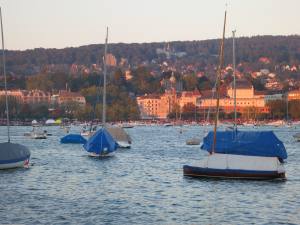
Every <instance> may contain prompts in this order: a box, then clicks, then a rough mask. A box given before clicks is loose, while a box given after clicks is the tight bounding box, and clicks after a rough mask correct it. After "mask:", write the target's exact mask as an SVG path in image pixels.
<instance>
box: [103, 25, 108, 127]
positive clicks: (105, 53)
mask: <svg viewBox="0 0 300 225" xmlns="http://www.w3.org/2000/svg"><path fill="white" fill-rule="evenodd" d="M107 41H108V27H106V38H105V47H104V58H103V61H104V75H103V78H104V79H103V102H102V104H103V106H102V126H103V127H105V125H106V74H107V68H106V63H107V62H106V56H107Z"/></svg>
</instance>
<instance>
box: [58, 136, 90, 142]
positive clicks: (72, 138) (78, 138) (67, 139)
mask: <svg viewBox="0 0 300 225" xmlns="http://www.w3.org/2000/svg"><path fill="white" fill-rule="evenodd" d="M86 142H87V141H86V139H85V138H84V137H82V136H81V135H80V134H68V135H66V136H64V137H63V138H61V139H60V143H62V144H85V143H86Z"/></svg>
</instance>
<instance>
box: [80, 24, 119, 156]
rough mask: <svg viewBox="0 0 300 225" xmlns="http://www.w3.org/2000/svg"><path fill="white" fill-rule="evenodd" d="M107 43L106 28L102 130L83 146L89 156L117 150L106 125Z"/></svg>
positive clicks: (104, 154)
mask: <svg viewBox="0 0 300 225" xmlns="http://www.w3.org/2000/svg"><path fill="white" fill-rule="evenodd" d="M107 42H108V27H107V29H106V38H105V48H104V58H103V62H104V74H103V76H104V79H103V107H102V128H100V129H99V130H98V131H97V132H95V133H94V134H93V135H92V136H91V137H90V138H89V140H88V141H87V143H85V144H84V145H83V147H84V149H85V150H86V151H87V152H89V153H90V156H93V157H101V156H107V155H109V154H111V153H113V152H114V151H116V150H117V148H118V144H117V142H116V141H115V140H114V138H113V137H112V135H111V134H110V133H109V132H108V130H107V124H106V75H107V67H106V63H107V60H106V56H107Z"/></svg>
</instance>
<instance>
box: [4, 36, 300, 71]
mask: <svg viewBox="0 0 300 225" xmlns="http://www.w3.org/2000/svg"><path fill="white" fill-rule="evenodd" d="M166 45H167V43H165V42H160V43H141V44H137V43H133V44H124V43H116V44H110V45H109V52H110V53H112V54H113V55H114V56H115V57H116V58H117V60H118V61H119V60H120V59H121V58H126V59H127V62H128V64H129V65H131V66H137V65H139V64H141V63H143V62H151V61H152V60H155V61H157V60H161V59H163V57H164V56H163V55H157V54H156V49H157V48H164V47H165V46H166ZM236 45H237V47H236V49H237V53H236V55H237V62H248V63H253V62H257V61H258V59H259V58H260V57H268V58H270V59H271V62H272V64H284V63H286V64H295V63H298V64H299V63H300V47H299V46H300V36H298V35H294V36H255V37H241V38H237V39H236ZM169 46H170V47H171V48H172V49H174V50H175V51H177V52H186V53H187V54H186V56H184V57H182V58H177V59H176V62H179V63H193V62H195V63H197V64H198V65H200V66H201V67H203V68H204V67H205V66H206V65H209V64H216V63H217V57H216V56H217V55H218V50H219V40H218V39H214V40H204V41H175V42H170V43H169ZM103 51H104V45H103V44H98V45H88V46H82V47H77V48H64V49H43V48H37V49H33V50H26V51H7V54H6V57H7V69H8V72H9V73H11V74H17V75H32V74H37V73H40V72H42V70H43V67H44V66H45V65H51V64H60V65H63V64H64V65H71V64H73V63H75V64H80V65H91V64H97V63H98V64H99V63H100V64H101V63H102V56H103ZM231 61H232V40H231V38H230V37H229V38H228V39H226V42H225V63H230V62H231ZM1 65H2V64H1Z"/></svg>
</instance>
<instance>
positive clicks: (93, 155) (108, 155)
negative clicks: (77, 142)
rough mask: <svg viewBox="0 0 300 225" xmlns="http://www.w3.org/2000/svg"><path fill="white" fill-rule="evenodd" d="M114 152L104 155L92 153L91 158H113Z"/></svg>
mask: <svg viewBox="0 0 300 225" xmlns="http://www.w3.org/2000/svg"><path fill="white" fill-rule="evenodd" d="M113 155H114V152H110V153H102V154H97V153H95V152H90V154H89V156H90V157H93V158H105V157H110V156H113Z"/></svg>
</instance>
